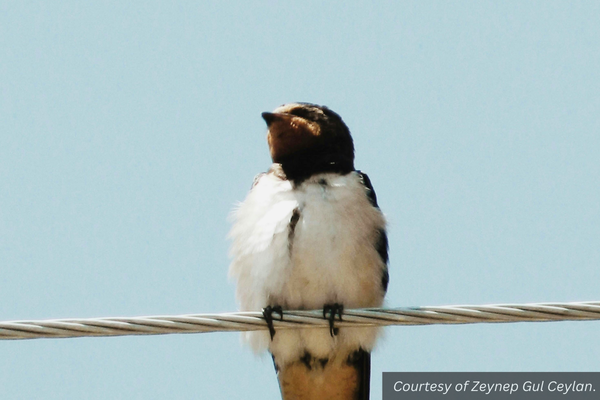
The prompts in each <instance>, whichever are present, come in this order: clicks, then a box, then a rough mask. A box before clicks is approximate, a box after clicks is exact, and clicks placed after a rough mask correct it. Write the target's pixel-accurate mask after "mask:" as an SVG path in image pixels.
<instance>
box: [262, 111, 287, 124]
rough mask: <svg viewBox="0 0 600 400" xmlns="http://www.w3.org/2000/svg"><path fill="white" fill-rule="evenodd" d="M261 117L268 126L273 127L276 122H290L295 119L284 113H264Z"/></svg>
mask: <svg viewBox="0 0 600 400" xmlns="http://www.w3.org/2000/svg"><path fill="white" fill-rule="evenodd" d="M261 115H262V117H263V119H264V120H265V122H266V123H267V126H271V124H272V123H274V122H276V121H280V122H281V121H286V120H287V121H290V120H291V119H292V118H293V115H290V114H283V113H272V112H264V113H262V114H261Z"/></svg>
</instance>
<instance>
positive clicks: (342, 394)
mask: <svg viewBox="0 0 600 400" xmlns="http://www.w3.org/2000/svg"><path fill="white" fill-rule="evenodd" d="M277 378H278V379H279V387H280V389H281V397H282V399H283V400H322V399H328V400H368V399H369V388H370V381H371V354H369V353H367V352H366V351H364V350H362V349H361V350H358V351H355V352H354V353H352V354H351V355H350V356H349V357H348V358H347V359H346V360H341V361H335V360H333V361H328V360H326V359H325V360H314V359H312V360H311V359H310V355H306V356H305V357H303V358H302V359H300V360H298V361H296V362H293V363H290V364H287V365H285V366H283V367H280V368H279V369H278V371H277Z"/></svg>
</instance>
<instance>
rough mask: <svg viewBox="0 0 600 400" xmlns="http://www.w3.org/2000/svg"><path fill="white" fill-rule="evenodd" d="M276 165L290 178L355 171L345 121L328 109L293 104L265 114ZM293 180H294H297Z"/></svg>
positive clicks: (306, 104) (304, 104)
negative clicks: (297, 175) (320, 173)
mask: <svg viewBox="0 0 600 400" xmlns="http://www.w3.org/2000/svg"><path fill="white" fill-rule="evenodd" d="M262 117H263V118H264V120H265V121H266V123H267V126H268V129H269V131H268V134H267V141H268V143H269V150H270V152H271V158H272V159H273V162H274V163H278V164H281V166H282V168H283V169H284V171H285V172H286V174H287V175H288V176H289V175H290V173H291V174H292V175H296V174H297V173H300V174H301V175H305V174H309V176H310V174H312V173H318V172H329V171H332V172H342V173H347V172H350V171H352V170H354V145H353V142H352V136H351V135H350V131H349V129H348V127H347V126H346V124H345V123H344V121H342V118H341V117H340V116H339V115H338V114H336V113H335V112H333V111H331V110H330V109H329V108H327V107H325V106H319V105H316V104H309V103H290V104H284V105H282V106H280V107H277V108H276V109H275V110H274V111H273V112H264V113H262ZM290 178H292V179H293V178H294V177H293V176H292V177H290Z"/></svg>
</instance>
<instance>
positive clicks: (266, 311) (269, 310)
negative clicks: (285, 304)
mask: <svg viewBox="0 0 600 400" xmlns="http://www.w3.org/2000/svg"><path fill="white" fill-rule="evenodd" d="M273 313H277V314H279V320H280V321H283V310H282V309H281V306H266V307H265V308H263V309H262V315H263V318H264V319H265V321H267V326H268V327H269V333H270V334H271V340H273V336H275V327H274V326H273Z"/></svg>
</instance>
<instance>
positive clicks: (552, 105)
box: [0, 1, 600, 399]
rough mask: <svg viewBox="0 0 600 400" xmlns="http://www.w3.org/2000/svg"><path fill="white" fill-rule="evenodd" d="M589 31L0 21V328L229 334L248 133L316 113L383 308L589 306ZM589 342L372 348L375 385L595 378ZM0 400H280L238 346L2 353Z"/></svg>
mask: <svg viewBox="0 0 600 400" xmlns="http://www.w3.org/2000/svg"><path fill="white" fill-rule="evenodd" d="M599 16H600V5H599V4H598V2H593V1H588V2H581V1H571V2H567V1H563V2H556V1H537V2H536V1H530V2H520V1H519V2H517V1H506V2H486V1H481V2H474V1H473V2H429V1H415V2H400V1H390V2H384V1H381V2H376V3H375V2H358V1H357V2H347V1H346V2H327V3H326V2H317V1H315V2H310V1H309V2H306V1H305V2H275V1H273V2H252V3H251V2H245V1H237V2H217V1H215V2H192V1H190V2H167V1H164V2H156V1H145V2H136V3H129V4H123V2H117V1H114V2H101V3H100V2H97V3H95V4H89V3H85V2H75V1H71V2H69V1H65V2H60V3H57V2H24V1H23V2H17V1H14V2H13V1H5V2H2V3H0V49H1V55H0V270H1V271H2V277H3V278H2V280H0V320H12V319H43V318H63V317H64V318H66V317H99V316H134V315H149V314H182V313H202V312H225V311H234V310H235V309H236V304H235V300H234V287H233V285H232V284H231V283H230V282H229V281H228V279H227V268H228V256H227V248H228V242H227V240H226V235H227V231H228V229H229V224H228V222H227V216H228V213H229V211H230V210H231V208H232V207H233V206H234V205H235V203H236V202H237V201H240V200H242V199H243V198H244V196H245V194H246V192H247V190H248V189H249V188H250V185H251V183H252V179H253V177H254V175H255V174H256V173H258V172H260V171H264V170H266V169H267V168H268V167H269V155H268V151H267V146H266V142H265V131H266V129H265V126H264V122H263V121H262V119H261V118H260V113H261V112H262V111H267V110H271V109H273V108H275V107H276V106H278V105H280V104H282V103H285V102H291V101H308V102H314V103H319V104H326V105H328V106H330V107H331V108H332V109H333V110H335V111H337V112H338V113H339V114H340V115H341V116H342V117H343V118H344V120H345V121H346V123H347V124H348V126H349V127H350V130H351V131H352V133H353V135H354V139H355V145H356V152H357V161H356V165H357V168H360V169H362V170H363V171H365V172H367V173H368V174H369V176H370V177H371V180H372V182H373V184H374V186H375V189H376V190H377V194H378V198H379V201H380V205H381V207H382V209H383V210H384V212H385V213H386V214H387V216H388V218H389V221H390V229H389V238H390V257H391V264H390V277H391V281H390V286H389V295H388V298H387V299H388V300H387V303H388V305H389V306H413V305H443V304H481V303H498V302H509V303H514V302H542V301H576V300H600V284H599V279H600V274H599V267H600V247H599V243H600V162H599V152H600V67H599V66H600V25H599V24H598V18H599ZM599 330H600V324H599V323H597V322H578V323H570V322H569V323H538V324H503V325H473V326H432V327H393V328H389V329H387V333H386V337H385V339H384V340H383V341H382V342H381V343H380V345H379V347H378V349H377V350H376V352H375V354H374V355H373V378H372V393H373V398H374V399H377V398H379V397H380V393H381V372H382V371H520V370H524V371H599V370H600V341H598V340H597V339H598V333H599ZM0 354H1V355H2V357H0V398H2V399H33V398H41V397H43V398H45V399H80V398H86V399H106V398H111V399H141V398H145V399H146V398H149V399H152V398H157V399H158V398H169V399H191V398H215V399H216V398H260V399H275V398H278V396H279V393H278V387H277V382H276V378H275V373H274V371H273V367H272V364H271V361H270V358H269V357H266V356H265V357H262V358H260V357H258V358H257V357H255V356H254V355H253V354H252V353H251V352H250V351H249V350H247V349H244V348H242V347H241V345H240V344H239V338H238V334H236V333H217V334H200V335H169V336H157V337H127V338H85V339H52V340H33V341H2V342H0Z"/></svg>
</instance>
